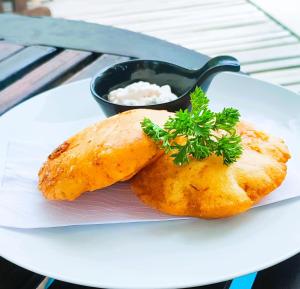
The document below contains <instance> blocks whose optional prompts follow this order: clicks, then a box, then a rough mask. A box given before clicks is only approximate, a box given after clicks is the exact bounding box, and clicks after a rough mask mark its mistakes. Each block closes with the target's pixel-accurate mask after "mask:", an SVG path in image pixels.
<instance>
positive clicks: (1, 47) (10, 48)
mask: <svg viewBox="0 0 300 289" xmlns="http://www.w3.org/2000/svg"><path fill="white" fill-rule="evenodd" d="M22 48H23V46H21V45H17V44H13V43H9V42H6V41H0V61H1V60H3V59H5V58H6V57H8V56H10V55H12V54H14V53H16V52H17V51H20V50H21V49H22Z"/></svg>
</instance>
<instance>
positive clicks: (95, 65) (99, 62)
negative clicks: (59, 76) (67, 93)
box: [66, 54, 129, 83]
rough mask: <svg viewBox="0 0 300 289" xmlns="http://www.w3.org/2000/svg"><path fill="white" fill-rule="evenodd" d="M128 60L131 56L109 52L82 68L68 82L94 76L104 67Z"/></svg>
mask: <svg viewBox="0 0 300 289" xmlns="http://www.w3.org/2000/svg"><path fill="white" fill-rule="evenodd" d="M126 60H129V58H128V57H124V56H116V55H108V54H104V55H101V56H100V57H99V58H98V59H96V60H95V61H94V62H92V63H91V64H89V65H88V66H86V67H85V68H83V69H82V70H80V71H78V72H77V73H76V74H75V75H73V76H72V77H71V78H69V79H68V80H67V81H66V82H67V83H68V82H73V81H78V80H81V79H85V78H89V77H93V76H94V75H95V74H96V73H97V72H99V71H100V70H102V69H103V68H105V67H107V66H109V65H113V64H115V63H119V62H122V61H126Z"/></svg>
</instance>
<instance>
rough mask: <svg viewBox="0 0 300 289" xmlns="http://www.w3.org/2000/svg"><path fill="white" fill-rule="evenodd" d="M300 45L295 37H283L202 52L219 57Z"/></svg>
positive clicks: (207, 49) (208, 49)
mask: <svg viewBox="0 0 300 289" xmlns="http://www.w3.org/2000/svg"><path fill="white" fill-rule="evenodd" d="M292 43H299V40H298V39H297V38H296V37H294V36H288V37H283V38H279V39H269V40H264V41H257V42H253V43H241V44H236V45H234V46H233V45H229V46H222V47H213V48H206V49H202V51H203V52H204V53H206V54H208V55H218V54H224V53H225V54H232V53H233V52H239V51H248V50H254V49H258V48H269V47H279V46H283V47H282V49H284V46H285V45H287V44H292Z"/></svg>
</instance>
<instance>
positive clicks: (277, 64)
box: [242, 57, 300, 73]
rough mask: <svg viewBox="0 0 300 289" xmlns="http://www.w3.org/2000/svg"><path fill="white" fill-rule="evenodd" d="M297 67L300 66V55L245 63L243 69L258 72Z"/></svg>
mask: <svg viewBox="0 0 300 289" xmlns="http://www.w3.org/2000/svg"><path fill="white" fill-rule="evenodd" d="M295 67H300V57H295V58H288V59H280V60H272V61H267V62H260V63H252V64H245V65H243V67H242V70H243V71H244V72H246V73H258V72H267V71H274V70H280V69H287V68H295Z"/></svg>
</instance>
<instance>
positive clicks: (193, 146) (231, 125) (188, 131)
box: [141, 87, 242, 165]
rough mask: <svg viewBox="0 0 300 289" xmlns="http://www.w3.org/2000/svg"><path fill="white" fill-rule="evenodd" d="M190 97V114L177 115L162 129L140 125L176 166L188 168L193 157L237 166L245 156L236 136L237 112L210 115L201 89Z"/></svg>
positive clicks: (150, 124)
mask: <svg viewBox="0 0 300 289" xmlns="http://www.w3.org/2000/svg"><path fill="white" fill-rule="evenodd" d="M190 97H191V104H192V107H191V110H190V111H189V110H188V109H185V110H179V111H177V112H176V113H175V116H174V117H169V119H168V120H167V122H166V123H165V124H164V126H163V128H161V127H159V126H158V125H156V124H154V123H153V122H152V121H151V120H150V119H149V118H144V120H143V121H142V122H141V126H142V128H143V130H144V132H145V133H146V134H147V135H148V136H149V137H151V138H152V139H153V140H154V141H155V142H156V143H158V144H159V145H160V147H161V148H162V149H164V151H165V153H170V156H171V157H172V158H174V163H175V164H177V165H184V164H187V163H188V162H189V160H190V158H191V157H194V158H195V159H197V160H202V159H205V158H207V157H208V156H210V155H211V154H213V153H214V154H216V155H217V156H222V157H223V162H224V164H225V165H230V164H232V163H234V162H235V161H236V160H237V159H238V158H239V157H240V155H241V154H242V146H241V138H240V136H239V135H237V134H236V124H237V123H238V121H239V118H240V113H239V111H238V110H237V109H235V108H224V109H223V111H221V112H218V113H216V112H213V111H211V110H210V109H209V107H208V103H209V100H208V98H207V97H206V95H205V93H204V92H203V91H202V90H201V88H199V87H196V89H195V90H194V92H192V93H191V94H190ZM179 140H181V141H179ZM182 140H184V141H182Z"/></svg>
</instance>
